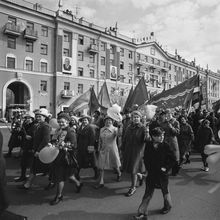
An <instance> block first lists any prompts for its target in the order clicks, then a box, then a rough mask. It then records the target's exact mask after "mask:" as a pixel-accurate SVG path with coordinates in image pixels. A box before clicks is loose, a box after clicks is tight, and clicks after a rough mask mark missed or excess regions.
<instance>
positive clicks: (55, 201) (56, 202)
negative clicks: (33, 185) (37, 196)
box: [50, 195, 63, 205]
mask: <svg viewBox="0 0 220 220" xmlns="http://www.w3.org/2000/svg"><path fill="white" fill-rule="evenodd" d="M62 200H63V195H61V196H56V197H55V198H54V199H53V200H52V201H50V205H56V204H58V203H59V202H61V201H62Z"/></svg>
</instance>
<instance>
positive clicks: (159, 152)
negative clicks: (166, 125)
mask: <svg viewBox="0 0 220 220" xmlns="http://www.w3.org/2000/svg"><path fill="white" fill-rule="evenodd" d="M175 161H176V159H175V154H174V152H173V151H172V150H171V149H170V147H169V145H168V144H167V143H165V142H163V143H161V144H159V145H158V148H155V147H154V146H153V142H152V141H147V142H146V147H145V151H144V164H145V168H146V171H147V173H148V175H147V178H146V186H147V187H150V188H161V189H164V191H165V192H166V191H167V189H168V171H169V170H170V169H171V168H172V167H173V166H174V164H175ZM162 167H163V168H166V172H164V171H162V170H161V168H162ZM167 193H168V192H167Z"/></svg>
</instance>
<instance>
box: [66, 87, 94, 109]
mask: <svg viewBox="0 0 220 220" xmlns="http://www.w3.org/2000/svg"><path fill="white" fill-rule="evenodd" d="M90 96H91V90H90V89H89V90H87V91H86V92H85V93H83V94H82V95H81V96H79V97H78V98H77V99H76V100H75V101H74V102H73V103H72V104H71V105H70V106H69V111H73V112H80V111H83V110H84V109H86V108H88V104H89V100H90Z"/></svg>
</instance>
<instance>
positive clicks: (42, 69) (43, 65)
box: [40, 62, 47, 73]
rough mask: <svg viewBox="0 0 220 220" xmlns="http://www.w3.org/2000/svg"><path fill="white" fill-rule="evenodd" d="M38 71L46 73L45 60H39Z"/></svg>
mask: <svg viewBox="0 0 220 220" xmlns="http://www.w3.org/2000/svg"><path fill="white" fill-rule="evenodd" d="M40 71H41V72H43V73H47V62H40Z"/></svg>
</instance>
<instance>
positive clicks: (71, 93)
mask: <svg viewBox="0 0 220 220" xmlns="http://www.w3.org/2000/svg"><path fill="white" fill-rule="evenodd" d="M73 96H74V91H73V90H62V91H61V97H62V98H64V99H71V98H72V97H73Z"/></svg>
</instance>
